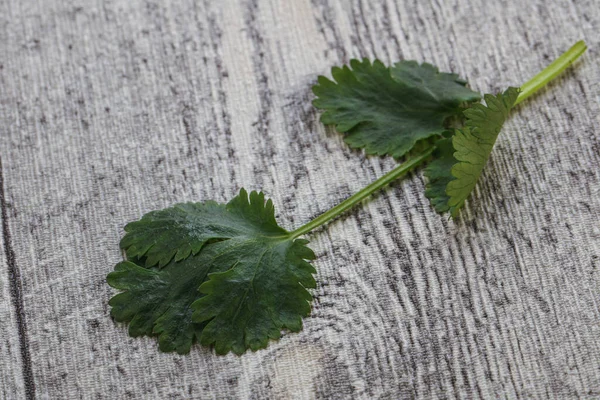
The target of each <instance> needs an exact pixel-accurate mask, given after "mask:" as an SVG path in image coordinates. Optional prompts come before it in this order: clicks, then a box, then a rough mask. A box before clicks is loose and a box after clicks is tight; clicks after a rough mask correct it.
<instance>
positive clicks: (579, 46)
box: [515, 40, 587, 106]
mask: <svg viewBox="0 0 600 400" xmlns="http://www.w3.org/2000/svg"><path fill="white" fill-rule="evenodd" d="M586 49H587V46H586V45H585V42H584V41H583V40H580V41H579V42H577V43H575V44H574V45H573V46H571V48H570V49H569V50H567V51H565V52H564V53H563V54H562V55H561V56H560V57H558V58H557V59H556V60H554V61H553V62H552V64H550V65H548V66H547V67H546V68H544V69H543V70H542V72H540V73H539V74H537V75H536V76H534V77H533V78H531V79H530V80H529V81H527V82H526V83H525V84H524V85H523V86H521V93H519V97H517V101H516V102H515V106H516V105H517V104H519V103H520V102H522V101H523V100H525V99H527V98H528V97H530V96H532V95H533V94H535V93H536V92H537V91H538V90H540V89H541V88H543V87H544V86H546V85H547V84H548V82H550V81H551V80H552V79H554V78H556V77H557V76H558V75H559V74H560V73H561V72H563V71H564V70H565V69H566V68H567V67H568V66H569V65H571V64H572V63H573V61H575V60H577V59H578V58H579V56H581V55H582V54H583V53H584V52H585V50H586Z"/></svg>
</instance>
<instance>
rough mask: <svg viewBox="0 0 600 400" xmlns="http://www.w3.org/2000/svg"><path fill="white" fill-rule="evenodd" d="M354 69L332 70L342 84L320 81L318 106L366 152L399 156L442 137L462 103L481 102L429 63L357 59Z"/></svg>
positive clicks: (326, 120) (329, 121)
mask: <svg viewBox="0 0 600 400" xmlns="http://www.w3.org/2000/svg"><path fill="white" fill-rule="evenodd" d="M350 66H351V67H352V69H350V68H348V67H347V66H344V67H342V68H337V67H334V68H332V70H331V75H332V76H333V79H335V81H336V82H337V83H334V82H332V81H330V80H329V79H327V78H325V77H324V76H320V77H319V83H318V85H315V86H314V87H313V92H314V93H315V95H317V96H318V97H317V99H315V100H314V101H313V105H314V106H315V107H317V108H321V109H324V110H325V112H324V113H323V114H322V115H321V122H323V123H324V124H326V125H335V127H336V129H337V131H338V132H342V133H345V137H344V140H345V141H346V143H348V145H350V147H353V148H364V149H365V152H366V153H367V154H375V155H380V156H383V155H390V156H393V157H395V158H400V157H402V156H404V155H405V154H406V153H408V152H409V151H410V150H411V149H412V148H413V147H414V146H415V144H416V143H417V142H418V141H419V140H423V139H427V138H429V137H431V136H435V135H441V134H442V133H443V132H444V131H446V127H445V126H444V122H445V121H446V120H447V119H448V118H449V117H452V116H457V115H459V114H460V113H461V111H462V110H463V108H462V106H463V104H465V103H470V102H473V101H478V100H479V99H480V98H481V96H480V95H479V93H476V92H473V91H472V90H470V89H468V88H467V87H466V84H467V82H466V81H464V80H462V79H460V78H459V77H458V75H455V74H447V73H440V72H438V69H437V68H436V67H434V66H433V65H430V64H422V65H419V64H417V63H416V62H414V61H401V62H399V63H396V64H395V65H394V66H393V67H391V68H388V67H386V66H384V65H383V64H382V63H381V62H380V61H378V60H375V62H373V64H371V63H370V62H369V61H368V60H363V61H362V62H360V61H358V60H352V61H350Z"/></svg>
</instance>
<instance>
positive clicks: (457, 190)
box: [425, 87, 519, 217]
mask: <svg viewBox="0 0 600 400" xmlns="http://www.w3.org/2000/svg"><path fill="white" fill-rule="evenodd" d="M518 96H519V89H517V88H513V87H511V88H508V89H507V90H506V91H505V92H504V93H502V94H498V95H496V96H493V95H491V94H486V95H485V96H484V99H485V102H486V105H483V104H475V105H473V106H472V107H471V108H469V109H468V110H465V112H464V114H465V117H466V118H467V121H466V124H465V128H464V129H457V130H456V132H455V134H454V136H453V138H452V147H450V146H449V142H448V140H447V139H446V140H442V141H440V142H438V146H437V147H438V148H437V150H436V151H437V153H436V154H435V156H436V157H435V158H434V160H433V161H432V162H431V164H429V166H428V167H427V168H426V170H425V175H426V176H427V177H428V180H429V183H428V185H427V190H426V192H425V194H426V195H427V197H429V198H430V200H431V203H432V204H433V206H434V207H435V209H436V210H437V211H440V212H444V211H450V213H451V215H452V216H453V217H455V216H457V215H458V212H459V210H460V208H461V207H462V206H463V205H464V202H465V200H466V199H467V198H468V197H469V195H470V194H471V192H472V191H473V189H474V188H475V185H476V184H477V181H478V180H479V177H480V176H481V172H482V171H483V168H484V167H485V164H486V163H487V160H488V158H489V156H490V153H491V152H492V148H493V147H494V143H496V139H497V138H498V134H499V133H500V130H501V129H502V125H503V124H504V121H505V120H506V118H507V117H508V114H509V112H510V110H511V108H512V107H513V106H514V104H515V101H516V100H517V97H518ZM450 166H451V168H450Z"/></svg>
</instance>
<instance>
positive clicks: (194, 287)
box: [107, 189, 315, 354]
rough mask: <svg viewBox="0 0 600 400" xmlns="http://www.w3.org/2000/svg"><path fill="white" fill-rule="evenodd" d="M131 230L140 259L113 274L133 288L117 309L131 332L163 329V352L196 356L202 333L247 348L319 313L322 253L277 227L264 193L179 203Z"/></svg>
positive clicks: (129, 244)
mask: <svg viewBox="0 0 600 400" xmlns="http://www.w3.org/2000/svg"><path fill="white" fill-rule="evenodd" d="M127 229H128V232H127V234H126V236H125V238H124V239H123V241H122V245H123V247H124V248H126V249H127V252H128V256H129V258H130V260H129V261H124V262H121V263H119V264H117V266H116V267H115V270H114V271H113V272H111V273H110V274H109V275H108V277H107V281H108V283H109V285H111V286H113V287H114V288H116V289H120V290H123V291H124V292H123V293H119V294H117V295H116V296H114V297H113V298H112V299H111V300H110V302H109V304H110V305H111V306H112V310H111V314H112V315H113V317H114V318H115V319H116V320H117V321H122V322H128V323H129V333H130V335H131V336H140V335H147V336H158V338H159V345H160V349H161V350H162V351H177V352H178V353H182V354H183V353H187V352H189V350H190V346H191V345H192V344H193V343H194V342H195V341H196V340H197V339H200V341H201V343H203V344H205V345H211V344H214V345H215V348H216V351H217V352H218V353H220V354H225V353H227V352H229V351H234V352H235V353H237V354H241V353H243V352H244V351H245V350H246V349H252V350H256V349H259V348H263V347H266V345H267V342H268V340H269V339H277V338H279V336H280V331H281V330H282V329H286V328H287V329H290V330H292V331H297V330H299V329H300V328H301V326H302V322H301V319H302V317H304V316H306V315H308V314H309V312H310V301H311V300H312V296H311V295H310V293H309V292H308V291H307V290H306V289H307V288H312V287H314V286H315V280H314V278H313V276H312V274H313V273H314V272H315V270H314V268H313V267H312V266H311V265H310V264H309V263H308V262H307V260H312V259H314V254H313V252H312V251H311V250H310V249H309V248H308V247H306V244H307V243H308V241H306V240H303V239H293V238H291V235H290V233H288V232H287V231H286V230H285V229H283V228H281V227H279V226H278V225H277V222H276V221H275V211H274V207H273V203H272V202H271V201H270V200H268V201H266V202H265V197H264V194H263V193H257V192H252V193H250V195H248V193H247V192H246V191H245V190H244V189H242V190H241V191H240V194H239V195H238V196H236V197H235V198H233V199H232V200H231V201H230V202H229V203H227V204H226V205H223V204H218V203H215V202H207V203H186V204H178V205H176V206H175V207H172V208H167V209H165V210H161V211H154V212H151V213H149V214H146V215H145V216H143V217H142V219H141V220H139V221H137V222H134V223H131V224H129V225H127ZM157 238H158V239H157ZM159 240H160V241H159ZM145 257H148V258H150V257H152V261H148V260H146V261H145V262H142V261H141V260H143V259H144V258H145ZM134 260H136V261H137V262H138V263H137V264H136V262H134ZM138 264H139V265H138Z"/></svg>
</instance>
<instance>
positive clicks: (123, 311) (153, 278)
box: [106, 257, 208, 354]
mask: <svg viewBox="0 0 600 400" xmlns="http://www.w3.org/2000/svg"><path fill="white" fill-rule="evenodd" d="M207 273H208V267H207V266H206V265H203V264H202V263H199V262H198V260H197V259H196V257H190V258H188V259H186V260H183V261H180V262H175V261H172V262H170V263H169V264H168V265H167V266H165V267H164V268H163V269H160V270H159V269H158V268H149V269H147V268H143V267H141V266H139V265H136V264H135V263H133V262H131V261H123V262H121V263H119V264H117V266H116V267H115V270H114V271H113V272H111V273H110V274H108V276H107V278H106V280H107V282H108V284H109V285H110V286H112V287H114V288H115V289H120V290H124V292H123V293H119V294H117V295H116V296H114V297H113V298H111V299H110V301H109V303H108V304H109V305H110V306H111V307H112V309H111V315H112V316H113V317H114V318H115V320H117V321H119V322H128V323H129V334H130V335H131V336H133V337H137V336H144V335H145V336H158V343H159V347H160V349H161V350H162V351H165V352H169V351H177V352H178V353H179V354H185V353H188V352H189V351H190V346H191V345H192V343H194V342H195V341H196V340H197V339H198V338H199V337H200V333H201V332H202V328H203V325H202V324H198V323H194V322H192V311H193V310H192V309H191V307H190V306H191V304H192V303H193V302H194V301H195V300H197V299H198V298H199V297H200V293H199V292H198V287H199V286H200V284H201V283H202V282H203V281H204V280H205V279H206V275H207Z"/></svg>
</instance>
